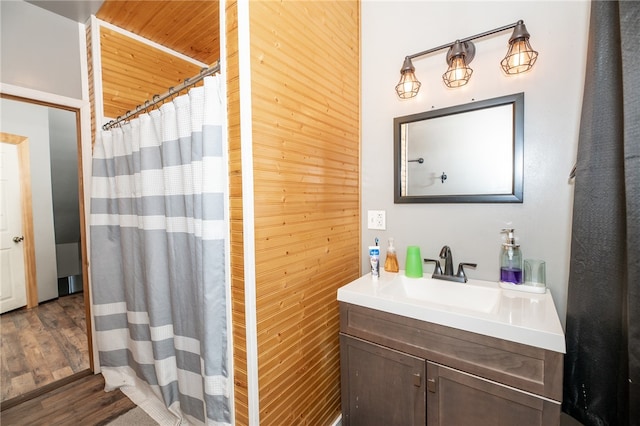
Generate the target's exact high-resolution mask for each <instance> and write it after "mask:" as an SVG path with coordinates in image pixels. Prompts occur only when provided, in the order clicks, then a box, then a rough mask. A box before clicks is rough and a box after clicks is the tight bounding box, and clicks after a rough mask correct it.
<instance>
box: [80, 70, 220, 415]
mask: <svg viewBox="0 0 640 426" xmlns="http://www.w3.org/2000/svg"><path fill="white" fill-rule="evenodd" d="M220 82H221V79H220V76H212V77H205V79H204V85H203V86H201V87H197V88H192V89H191V90H190V91H189V94H188V95H183V96H180V97H177V98H175V99H174V100H173V102H170V103H166V104H164V105H162V106H161V107H160V108H159V109H157V110H154V111H151V112H150V113H148V114H146V113H145V114H142V115H140V116H139V117H138V118H136V119H134V120H132V121H130V122H128V123H126V124H124V125H122V126H121V127H120V128H115V129H113V130H110V131H103V132H101V133H100V134H99V135H98V137H97V138H96V139H97V141H96V145H95V148H94V156H93V178H92V195H91V228H90V229H91V234H90V235H91V263H90V267H91V279H92V280H91V281H92V287H91V288H92V297H93V316H94V317H93V318H94V324H95V340H96V342H97V346H98V350H99V362H100V366H101V370H102V373H103V375H104V377H105V381H106V387H107V388H108V389H109V388H111V389H112V388H116V387H119V388H121V389H122V390H123V392H125V394H127V395H128V396H129V397H130V398H131V399H132V400H133V401H134V402H135V403H137V404H138V405H139V406H141V407H142V408H143V409H144V410H145V411H147V413H149V414H150V415H151V417H154V418H155V419H156V421H158V422H159V423H161V424H208V425H224V424H230V423H231V409H230V392H231V386H232V383H231V378H230V371H229V360H228V348H229V345H228V340H227V339H228V331H227V303H228V296H227V293H228V291H227V282H226V271H225V264H226V262H225V250H226V238H227V229H228V225H227V219H226V213H225V210H226V200H225V197H226V191H225V188H226V182H227V177H226V176H227V175H226V166H225V158H226V153H225V150H224V149H223V140H222V126H221V123H222V117H223V113H222V99H221V92H220V84H221V83H220Z"/></svg>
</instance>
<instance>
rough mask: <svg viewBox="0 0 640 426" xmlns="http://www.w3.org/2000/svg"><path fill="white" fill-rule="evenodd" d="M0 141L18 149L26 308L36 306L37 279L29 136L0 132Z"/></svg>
mask: <svg viewBox="0 0 640 426" xmlns="http://www.w3.org/2000/svg"><path fill="white" fill-rule="evenodd" d="M0 142H3V143H8V144H11V145H15V146H16V148H17V149H18V170H19V172H18V173H19V180H20V212H21V214H22V236H23V237H24V240H23V242H22V254H23V256H24V284H25V288H26V293H27V309H29V308H33V307H36V306H38V279H37V277H36V249H35V243H34V242H35V236H34V232H33V208H32V203H31V165H30V163H29V138H28V137H26V136H20V135H14V134H11V133H4V132H0Z"/></svg>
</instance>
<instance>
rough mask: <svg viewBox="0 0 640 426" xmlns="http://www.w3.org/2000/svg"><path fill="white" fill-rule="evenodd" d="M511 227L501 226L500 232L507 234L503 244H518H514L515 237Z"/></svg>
mask: <svg viewBox="0 0 640 426" xmlns="http://www.w3.org/2000/svg"><path fill="white" fill-rule="evenodd" d="M513 231H514V229H513V228H503V229H502V232H503V233H505V234H507V241H506V243H505V244H510V245H512V246H518V244H516V239H515V237H514V236H513Z"/></svg>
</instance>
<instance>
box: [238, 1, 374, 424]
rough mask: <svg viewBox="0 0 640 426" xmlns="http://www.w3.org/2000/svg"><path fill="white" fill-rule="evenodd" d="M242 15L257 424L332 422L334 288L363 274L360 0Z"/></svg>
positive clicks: (336, 379)
mask: <svg viewBox="0 0 640 426" xmlns="http://www.w3.org/2000/svg"><path fill="white" fill-rule="evenodd" d="M249 14H250V27H251V30H250V31H251V61H252V63H251V77H252V86H251V90H252V114H253V134H252V137H253V161H254V188H255V194H254V203H255V227H256V229H255V235H256V236H255V238H256V241H255V244H256V265H255V267H256V279H257V283H256V286H257V288H256V294H257V300H256V304H257V307H256V309H257V312H256V314H257V321H258V324H257V328H258V329H257V333H258V381H259V395H260V424H261V425H264V426H269V425H293V424H297V425H300V424H311V425H327V424H330V423H331V422H332V421H333V420H335V418H336V417H337V416H338V414H339V412H340V363H339V344H338V330H339V324H338V322H339V321H338V319H339V317H338V303H337V301H336V291H337V289H338V288H339V287H340V286H342V285H344V284H346V283H348V282H349V281H352V280H354V279H356V278H357V277H358V276H359V274H360V257H361V253H360V248H359V246H360V243H359V241H360V195H359V188H360V186H359V167H360V166H359V164H360V159H359V158H360V157H359V149H360V148H359V147H360V140H359V138H360V136H359V135H360V131H359V120H360V110H359V99H360V89H359V81H360V77H359V76H360V65H359V56H360V55H359V34H360V27H359V25H360V15H359V14H360V11H359V3H358V2H357V1H339V2H300V1H286V0H285V1H280V2H250V5H249ZM245 197H246V195H245Z"/></svg>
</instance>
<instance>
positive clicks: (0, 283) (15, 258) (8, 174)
mask: <svg viewBox="0 0 640 426" xmlns="http://www.w3.org/2000/svg"><path fill="white" fill-rule="evenodd" d="M20 200H21V197H20V170H19V166H18V146H17V145H13V144H8V143H0V313H4V312H7V311H10V310H12V309H16V308H20V307H22V306H25V305H26V304H27V289H26V286H25V274H24V253H23V242H22V241H23V236H22V208H21V202H20Z"/></svg>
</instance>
